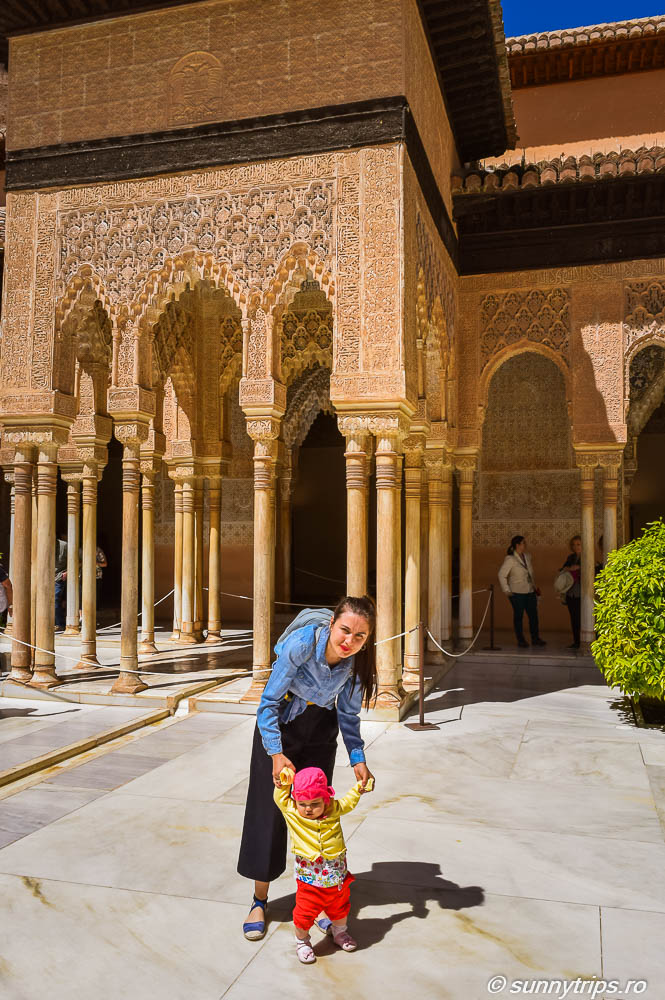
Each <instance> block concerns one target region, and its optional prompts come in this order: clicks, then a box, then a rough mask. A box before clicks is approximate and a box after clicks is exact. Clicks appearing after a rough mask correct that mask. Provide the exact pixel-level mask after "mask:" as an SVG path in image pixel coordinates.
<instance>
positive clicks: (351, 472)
mask: <svg viewBox="0 0 665 1000" xmlns="http://www.w3.org/2000/svg"><path fill="white" fill-rule="evenodd" d="M340 424H341V429H342V430H343V429H344V425H343V421H340ZM370 442H371V438H370V437H369V435H368V434H347V437H346V451H345V453H344V458H345V459H346V592H347V594H351V595H352V596H353V597H362V596H363V594H366V593H367V515H368V490H369V455H370Z"/></svg>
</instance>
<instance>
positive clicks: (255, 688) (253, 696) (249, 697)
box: [240, 675, 270, 705]
mask: <svg viewBox="0 0 665 1000" xmlns="http://www.w3.org/2000/svg"><path fill="white" fill-rule="evenodd" d="M268 676H270V675H268ZM267 683H268V677H254V679H253V680H252V683H251V684H250V686H249V688H248V690H247V691H245V693H244V695H243V696H242V698H241V699H240V701H244V702H250V703H251V704H252V705H258V703H259V702H260V701H261V695H262V694H263V689H264V687H265V686H266V684H267Z"/></svg>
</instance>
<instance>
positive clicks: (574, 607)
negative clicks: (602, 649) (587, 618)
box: [566, 595, 582, 646]
mask: <svg viewBox="0 0 665 1000" xmlns="http://www.w3.org/2000/svg"><path fill="white" fill-rule="evenodd" d="M566 604H567V605H568V614H569V615H570V627H571V628H572V630H573V642H574V643H575V645H576V646H579V644H580V621H581V616H582V599H581V598H580V597H570V596H568V595H566Z"/></svg>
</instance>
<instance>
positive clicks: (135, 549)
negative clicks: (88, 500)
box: [111, 430, 148, 694]
mask: <svg viewBox="0 0 665 1000" xmlns="http://www.w3.org/2000/svg"><path fill="white" fill-rule="evenodd" d="M117 434H118V431H117V430H116V435H117ZM140 484H141V472H140V462H139V446H138V443H127V442H125V444H124V452H123V457H122V593H121V603H120V608H121V611H120V617H121V620H122V625H121V632H120V673H119V675H118V677H117V678H116V680H115V682H114V684H113V687H112V689H111V690H112V691H113V692H123V693H129V694H135V693H136V692H137V691H144V690H145V688H146V687H147V686H148V685H147V684H144V683H143V682H142V681H141V678H140V677H139V675H138V666H139V661H138V635H137V630H138V610H139V607H138V605H139V593H138V591H139V490H140Z"/></svg>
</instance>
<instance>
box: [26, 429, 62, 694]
mask: <svg viewBox="0 0 665 1000" xmlns="http://www.w3.org/2000/svg"><path fill="white" fill-rule="evenodd" d="M56 453H57V446H56V445H53V444H42V445H40V447H39V462H38V465H37V581H38V585H37V593H36V600H35V616H36V627H35V646H36V647H37V646H38V647H40V648H39V649H35V669H34V672H33V675H32V684H33V685H34V686H35V687H42V688H51V687H55V686H56V685H57V684H62V681H61V680H59V679H58V678H57V676H56V673H55V635H54V629H55V498H56V489H57V483H58V466H57V465H56V462H55V457H56Z"/></svg>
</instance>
